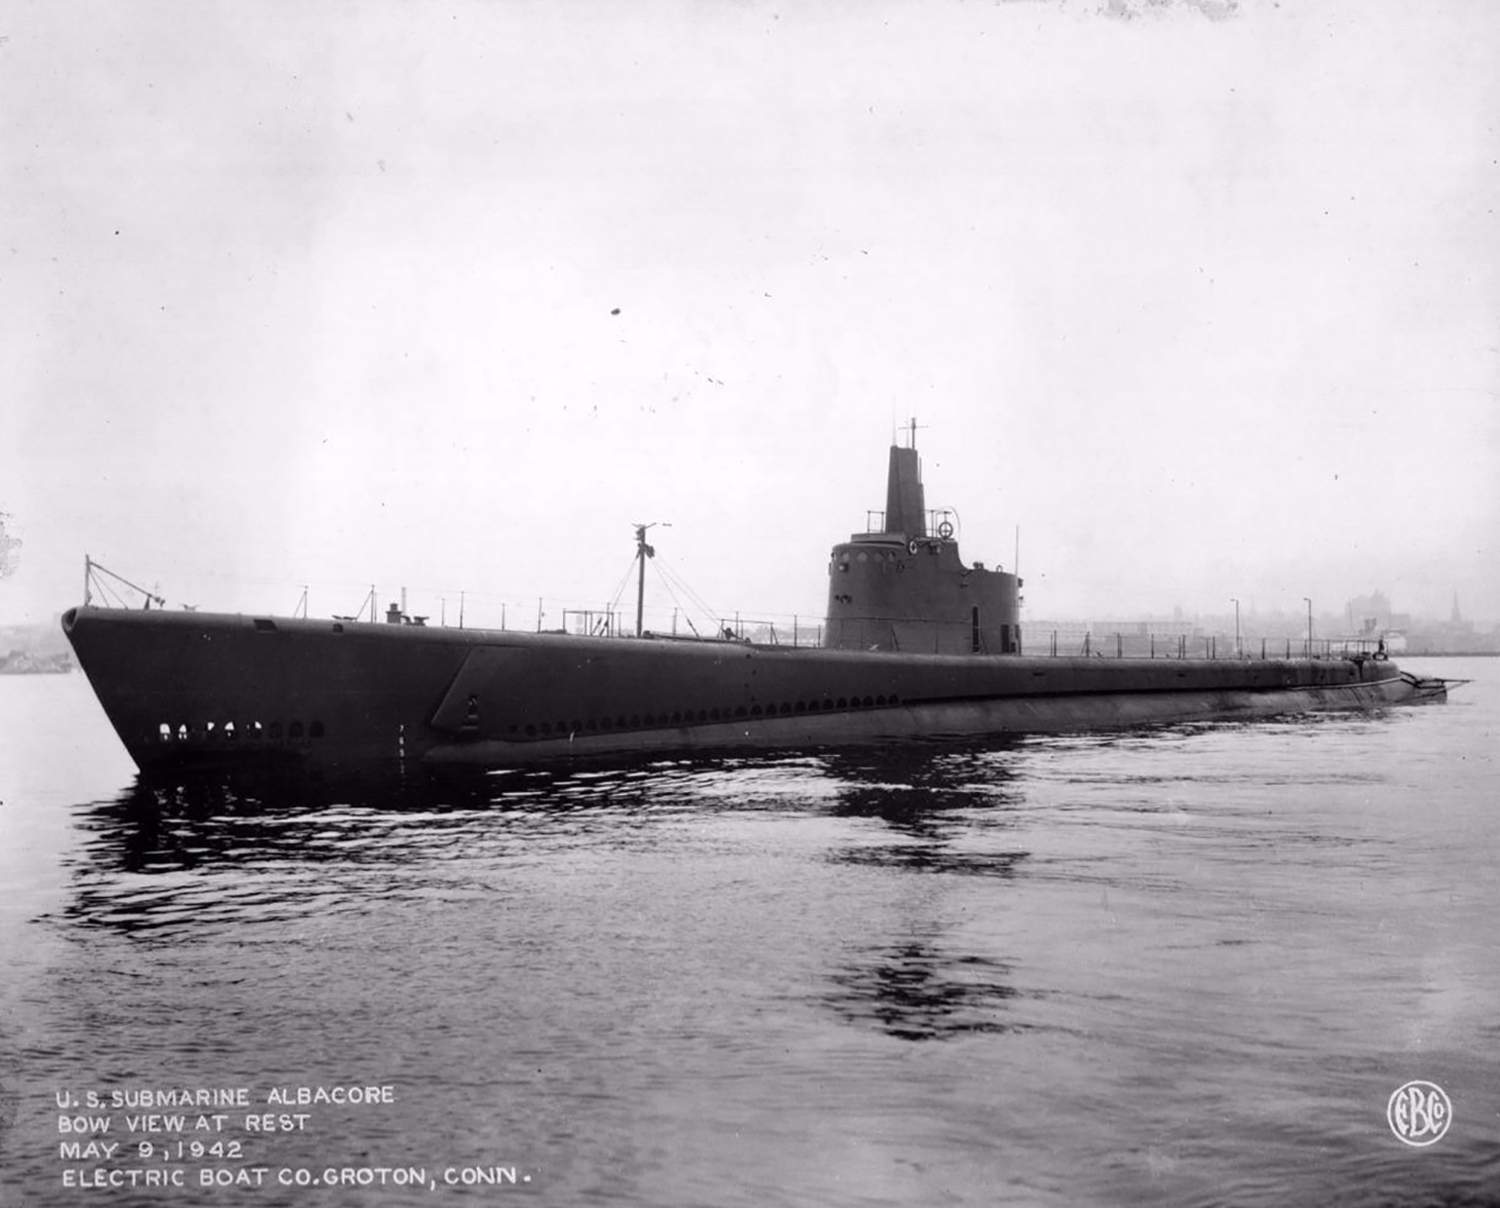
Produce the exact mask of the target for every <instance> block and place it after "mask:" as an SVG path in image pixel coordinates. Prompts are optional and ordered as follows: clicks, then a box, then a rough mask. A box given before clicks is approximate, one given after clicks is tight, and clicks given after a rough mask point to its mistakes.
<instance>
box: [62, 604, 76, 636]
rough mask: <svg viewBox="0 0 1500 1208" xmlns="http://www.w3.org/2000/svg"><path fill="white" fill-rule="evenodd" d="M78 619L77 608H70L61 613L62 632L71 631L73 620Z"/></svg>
mask: <svg viewBox="0 0 1500 1208" xmlns="http://www.w3.org/2000/svg"><path fill="white" fill-rule="evenodd" d="M77 619H78V609H76V608H70V609H68V611H67V612H65V613H63V614H62V630H63V632H64V633H72V632H73V622H74V621H76V620H77Z"/></svg>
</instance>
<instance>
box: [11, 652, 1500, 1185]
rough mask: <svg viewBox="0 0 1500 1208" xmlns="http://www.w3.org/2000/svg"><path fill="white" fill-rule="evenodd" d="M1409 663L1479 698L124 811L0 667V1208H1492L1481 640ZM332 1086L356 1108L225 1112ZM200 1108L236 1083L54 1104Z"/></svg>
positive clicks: (1495, 1163) (99, 762)
mask: <svg viewBox="0 0 1500 1208" xmlns="http://www.w3.org/2000/svg"><path fill="white" fill-rule="evenodd" d="M1411 666H1412V667H1413V669H1417V670H1425V671H1427V672H1429V673H1432V674H1439V675H1445V676H1450V677H1451V676H1473V677H1475V678H1476V682H1475V683H1474V684H1472V685H1470V686H1469V687H1468V688H1465V689H1462V690H1460V691H1458V692H1457V693H1455V695H1454V698H1453V700H1452V701H1451V702H1450V703H1449V704H1448V705H1446V706H1434V707H1429V708H1419V709H1407V710H1395V711H1392V712H1390V713H1387V714H1384V715H1379V716H1323V717H1314V718H1303V719H1294V720H1286V721H1276V722H1266V723H1259V724H1253V725H1228V724H1226V725H1208V726H1193V727H1177V728H1170V729H1160V730H1153V731H1144V732H1137V733H1129V734H1119V735H1111V736H1085V737H1077V736H1070V737H1060V738H1034V739H1024V740H1019V741H1011V742H1007V743H1004V744H996V745H990V746H985V747H940V746H933V747H912V748H904V749H897V750H892V751H873V752H870V751H867V752H835V753H810V754H805V755H800V756H796V757H786V758H756V759H745V760H740V761H728V762H726V761H722V760H721V761H714V762H660V763H653V764H649V765H642V766H636V767H632V768H627V769H622V770H619V771H601V770H597V769H596V770H590V771H583V772H578V773H574V774H568V773H562V772H559V773H551V774H537V773H512V774H506V775H495V776H487V777H479V778H473V779H468V780H463V781H456V782H450V783H444V784H440V785H437V786H429V785H415V784H413V785H406V786H402V785H392V784H377V785H369V784H366V785H340V784H327V783H313V784H309V783H305V782H303V783H282V784H272V785H253V784H252V785H245V784H242V783H238V782H236V783H222V782H221V783H214V782H209V783H206V784H203V783H200V784H188V785H183V786H177V785H170V784H169V785H161V786H154V787H151V786H137V785H136V783H135V779H134V774H133V770H132V768H131V766H130V764H129V763H128V761H127V760H126V758H125V756H124V755H123V753H122V752H121V751H120V749H119V747H118V744H117V742H116V741H115V739H114V737H113V735H112V733H111V732H110V731H109V729H108V726H107V723H106V722H105V721H104V718H103V716H102V714H101V713H100V711H99V709H98V707H97V705H96V704H95V703H94V701H93V697H92V695H91V693H90V692H89V689H88V685H87V683H86V682H85V681H84V680H83V679H82V677H81V676H76V675H75V676H63V677H41V676H38V677H11V678H8V679H3V680H0V801H3V805H0V885H3V887H4V894H3V897H0V961H3V967H4V969H5V970H6V975H5V979H4V985H3V987H0V1178H3V1182H0V1202H4V1203H15V1204H18V1205H25V1206H27V1208H29V1206H31V1205H43V1206H46V1205H65V1204H67V1205H70V1204H76V1203H99V1204H108V1205H111V1206H114V1205H119V1204H160V1203H167V1204H173V1203H175V1204H183V1205H188V1204H200V1203H202V1204H209V1203H211V1204H215V1205H238V1204H253V1205H264V1206H268V1208H269V1206H272V1205H295V1206H298V1208H301V1206H303V1205H321V1204H359V1205H398V1204H409V1203H412V1202H418V1200H417V1196H416V1193H415V1192H414V1191H413V1189H412V1188H411V1187H405V1186H401V1187H398V1186H396V1185H395V1184H394V1183H393V1182H391V1180H392V1179H394V1178H395V1177H396V1176H395V1175H394V1174H387V1175H386V1176H384V1177H385V1178H386V1180H387V1184H386V1185H385V1186H384V1187H382V1186H381V1185H380V1183H379V1181H378V1180H379V1178H380V1177H381V1176H379V1175H378V1174H376V1173H375V1172H376V1171H377V1170H379V1169H387V1168H388V1169H391V1170H395V1169H396V1168H400V1169H401V1170H402V1172H403V1175H404V1171H405V1168H407V1167H417V1168H423V1169H424V1170H425V1172H426V1178H427V1180H428V1182H429V1183H430V1184H434V1185H435V1190H430V1191H424V1192H423V1193H422V1195H421V1198H420V1202H424V1203H432V1204H443V1203H448V1202H456V1203H464V1204H468V1203H475V1204H477V1203H498V1202H506V1201H523V1202H530V1203H536V1204H547V1205H553V1204H555V1205H587V1204H612V1205H615V1204H623V1205H663V1206H668V1205H683V1206H688V1205H706V1204H714V1205H756V1206H757V1208H761V1206H765V1205H808V1204H820V1205H885V1204H922V1205H961V1204H976V1205H978V1204H983V1205H989V1204H1009V1203H1014V1204H1028V1205H1030V1204H1036V1205H1064V1204H1066V1205H1075V1204H1084V1205H1088V1204H1101V1205H1104V1204H1125V1205H1129V1204H1169V1205H1198V1204H1203V1205H1207V1204H1225V1203H1232V1204H1264V1205H1286V1204H1341V1203H1343V1204H1365V1203H1402V1204H1425V1203H1430V1204H1448V1205H1453V1204H1478V1203H1495V1202H1500V1043H1497V1042H1500V1023H1497V1017H1496V1014H1495V1009H1494V1006H1495V1003H1496V1002H1500V957H1497V945H1496V942H1495V939H1494V926H1495V920H1496V919H1497V918H1500V877H1497V876H1496V875H1495V871H1494V863H1495V853H1496V850H1497V838H1500V821H1497V817H1496V811H1495V803H1496V801H1497V800H1500V792H1497V789H1500V771H1497V767H1496V756H1495V752H1496V750H1497V747H1500V744H1497V742H1496V736H1497V731H1500V662H1496V661H1493V660H1451V659H1450V660H1432V661H1431V662H1429V663H1421V662H1417V661H1414V662H1412V664H1411ZM1410 1079H1425V1080H1429V1081H1432V1082H1436V1083H1438V1084H1439V1085H1441V1086H1442V1087H1443V1088H1444V1090H1445V1091H1446V1092H1447V1094H1448V1096H1449V1097H1450V1099H1451V1101H1452V1104H1453V1113H1454V1116H1453V1122H1452V1126H1451V1128H1450V1130H1449V1132H1448V1133H1447V1135H1445V1136H1444V1137H1443V1138H1442V1139H1441V1140H1440V1141H1438V1142H1437V1143H1436V1144H1434V1145H1432V1146H1430V1147H1428V1148H1422V1149H1418V1148H1412V1147H1409V1146H1407V1145H1405V1144H1403V1143H1402V1142H1401V1141H1399V1140H1398V1139H1397V1138H1396V1137H1395V1136H1394V1135H1393V1133H1392V1131H1391V1129H1390V1128H1389V1126H1388V1125H1387V1122H1386V1104H1387V1100H1388V1099H1389V1097H1390V1095H1391V1093H1392V1092H1393V1091H1395V1090H1396V1088H1397V1087H1399V1086H1400V1085H1402V1084H1403V1083H1405V1082H1407V1081H1408V1080H1410ZM351 1084H352V1085H361V1086H362V1085H382V1086H389V1087H390V1088H392V1089H391V1091H390V1092H389V1093H390V1094H391V1096H392V1097H393V1098H394V1102H393V1103H389V1104H373V1105H348V1104H342V1105H340V1104H326V1103H324V1104H318V1105H314V1106H307V1107H297V1106H286V1107H276V1106H273V1107H270V1108H267V1107H266V1106H265V1105H264V1102H263V1101H264V1100H265V1098H266V1097H267V1095H268V1094H269V1093H270V1092H271V1090H272V1088H275V1087H287V1088H297V1087H309V1088H315V1087H319V1086H322V1087H334V1086H340V1087H342V1086H348V1085H351ZM200 1087H202V1088H213V1087H245V1088H248V1090H249V1093H250V1096H251V1100H252V1102H253V1103H255V1104H256V1105H257V1106H256V1107H255V1108H253V1109H245V1108H238V1109H233V1110H225V1111H224V1112H223V1114H224V1115H225V1116H226V1117H227V1121H226V1123H225V1124H224V1128H223V1131H222V1132H213V1131H196V1130H192V1129H191V1128H189V1129H188V1130H187V1131H182V1132H176V1131H170V1130H168V1131H157V1132H154V1133H153V1132H145V1131H136V1132H131V1131H129V1128H128V1126H127V1122H126V1120H125V1118H124V1117H125V1115H126V1114H127V1111H129V1112H130V1114H136V1113H135V1111H134V1109H124V1108H116V1109H110V1110H105V1109H100V1110H98V1111H93V1112H87V1111H85V1109H83V1108H79V1109H76V1110H70V1111H68V1112H63V1111H61V1110H60V1109H59V1106H58V1103H57V1096H58V1095H59V1094H62V1095H64V1096H65V1097H66V1096H68V1095H74V1096H76V1097H79V1098H82V1096H83V1095H84V1093H85V1092H86V1091H89V1090H93V1091H94V1092H95V1093H97V1094H99V1095H101V1096H102V1097H103V1098H104V1100H105V1102H106V1103H107V1102H108V1097H109V1094H110V1092H112V1091H120V1092H122V1093H123V1092H130V1093H131V1094H132V1095H134V1094H135V1093H136V1092H138V1091H140V1090H143V1089H165V1088H200ZM293 1094H295V1089H293ZM208 1110H210V1109H205V1111H208ZM267 1110H269V1111H271V1112H273V1113H278V1114H287V1115H295V1114H299V1113H300V1114H302V1115H304V1116H305V1117H306V1119H305V1120H304V1121H303V1125H304V1126H303V1127H302V1128H301V1129H300V1130H294V1131H288V1132H275V1133H270V1134H262V1133H259V1132H247V1131H246V1130H245V1127H244V1123H245V1122H244V1117H245V1116H246V1115H248V1114H252V1112H253V1113H254V1114H260V1113H263V1112H265V1111H267ZM106 1114H107V1115H109V1116H110V1117H111V1123H110V1127H109V1131H108V1132H107V1133H99V1134H97V1135H93V1136H91V1135H89V1134H82V1135H80V1134H75V1133H71V1132H70V1133H67V1134H60V1133H59V1120H58V1117H59V1116H60V1115H70V1116H71V1115H93V1116H99V1115H106ZM197 1114H198V1113H191V1114H190V1115H189V1123H190V1124H191V1123H192V1122H195V1121H196V1117H197ZM137 1123H139V1122H137ZM209 1123H210V1128H211V1123H212V1122H211V1121H210V1122H209ZM90 1139H93V1140H96V1141H100V1142H107V1143H114V1142H118V1143H120V1144H121V1148H120V1150H119V1151H116V1152H115V1154H114V1156H113V1157H111V1158H109V1159H98V1160H93V1161H89V1160H64V1159H63V1157H62V1156H61V1153H62V1151H61V1150H60V1146H61V1145H62V1144H63V1143H65V1142H69V1141H74V1142H79V1143H80V1144H81V1143H83V1142H86V1141H88V1140H90ZM195 1141H196V1142H198V1143H199V1144H200V1145H203V1144H213V1143H215V1142H219V1143H226V1142H234V1143H237V1144H238V1145H239V1147H240V1149H239V1155H238V1157H233V1156H229V1155H227V1154H226V1153H224V1152H221V1153H220V1155H218V1156H215V1155H214V1154H213V1153H211V1152H201V1156H199V1157H197V1158H194V1157H192V1156H191V1153H189V1154H188V1155H187V1156H186V1157H185V1158H183V1159H182V1160H177V1158H176V1155H175V1153H173V1154H170V1155H169V1156H170V1158H171V1160H166V1159H163V1157H162V1150H163V1148H164V1147H165V1148H166V1149H168V1150H171V1149H172V1147H173V1146H175V1145H176V1144H177V1143H178V1142H183V1143H185V1145H186V1146H188V1147H190V1146H191V1145H192V1143H193V1142H195ZM142 1142H145V1143H148V1144H150V1145H151V1146H152V1153H151V1156H150V1157H149V1158H146V1157H141V1156H140V1151H139V1149H138V1148H137V1147H138V1146H139V1145H140V1144H141V1143H142ZM148 1168H149V1169H152V1170H155V1171H163V1172H169V1171H172V1170H178V1171H180V1176H181V1177H182V1179H183V1182H184V1186H183V1187H181V1188H173V1187H155V1188H149V1189H148V1188H145V1187H143V1186H138V1187H137V1189H136V1190H134V1191H132V1190H131V1189H130V1188H129V1187H128V1186H124V1185H121V1186H113V1187H112V1186H108V1185H106V1186H105V1187H103V1188H99V1189H90V1190H79V1189H77V1188H76V1187H69V1186H65V1185H64V1179H65V1176H66V1177H68V1178H71V1179H73V1180H77V1179H78V1178H80V1177H85V1178H103V1179H105V1180H106V1181H107V1180H108V1179H109V1178H111V1177H114V1178H115V1179H117V1180H123V1179H124V1178H125V1177H126V1172H128V1171H130V1170H132V1169H136V1170H142V1171H144V1170H146V1169H148ZM254 1168H260V1169H263V1170H264V1171H265V1173H264V1174H263V1175H262V1176H261V1177H262V1179H263V1185H262V1186H260V1187H258V1188H248V1189H239V1190H236V1189H235V1188H234V1187H226V1188H213V1189H210V1188H207V1187H204V1186H202V1185H201V1182H200V1180H201V1179H202V1178H203V1177H204V1175H203V1173H202V1172H203V1171H204V1170H208V1171H209V1172H210V1173H209V1177H213V1172H214V1171H215V1170H218V1171H226V1172H229V1173H228V1175H227V1176H225V1177H229V1178H233V1177H235V1172H236V1171H240V1170H242V1169H245V1170H248V1169H254ZM330 1169H331V1170H332V1171H333V1175H332V1178H333V1179H334V1184H333V1185H331V1186H330V1185H329V1184H328V1183H327V1182H326V1180H327V1179H328V1178H329V1177H330V1176H328V1175H327V1174H325V1171H328V1170H330ZM345 1171H347V1172H349V1173H347V1174H344V1173H341V1172H345ZM70 1172H71V1173H70ZM112 1172H113V1173H112ZM476 1172H478V1173H476ZM137 1177H138V1178H140V1177H143V1176H137ZM243 1177H246V1178H249V1177H253V1176H249V1175H246V1176H243ZM413 1177H415V1176H413ZM480 1177H483V1178H487V1179H492V1180H495V1181H492V1182H487V1183H484V1184H481V1185H478V1186H473V1187H464V1186H462V1185H459V1186H451V1187H450V1186H448V1185H445V1183H444V1179H445V1178H454V1179H460V1178H480ZM282 1178H285V1179H288V1180H296V1179H298V1178H302V1179H308V1180H312V1179H317V1180H319V1183H318V1184H317V1185H308V1186H296V1185H292V1186H280V1185H278V1180H279V1179H282ZM350 1178H353V1179H365V1180H369V1181H368V1182H367V1183H366V1184H365V1185H363V1186H360V1185H354V1186H350V1185H339V1183H338V1180H339V1179H350ZM511 1179H514V1182H511V1181H510V1180H511Z"/></svg>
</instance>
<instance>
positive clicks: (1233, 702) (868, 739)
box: [62, 442, 1447, 772]
mask: <svg viewBox="0 0 1500 1208" xmlns="http://www.w3.org/2000/svg"><path fill="white" fill-rule="evenodd" d="M913 446H914V442H913ZM638 546H639V553H640V557H641V559H642V566H643V567H644V559H645V557H646V556H647V552H648V551H649V547H648V546H646V545H645V541H644V530H643V528H641V527H639V526H638ZM828 577H829V588H828V611H827V623H826V626H825V631H824V639H823V644H822V645H821V646H819V647H808V646H802V645H795V646H785V645H775V644H762V643H755V642H747V641H744V640H742V639H740V638H737V637H732V636H724V637H712V638H682V637H675V636H674V637H666V636H662V635H653V634H649V633H644V632H639V626H638V634H637V636H634V637H623V636H594V635H577V634H564V633H522V632H517V631H514V630H505V629H501V630H494V629H464V628H457V629H455V628H449V627H446V626H429V625H425V624H421V623H406V624H400V623H397V624H389V623H378V622H375V621H374V620H373V619H372V620H370V621H362V620H354V619H350V618H335V619H332V620H314V619H308V618H294V617H282V616H255V615H246V614H239V613H206V612H196V611H182V612H168V611H165V610H163V609H161V608H160V607H157V608H151V607H150V604H151V602H152V601H153V600H155V601H156V602H157V603H158V604H160V600H159V598H157V597H154V596H149V595H148V599H147V607H146V608H144V609H131V608H121V607H101V606H97V605H94V604H91V603H85V604H84V605H81V606H79V607H75V608H71V609H69V610H68V611H67V612H66V613H65V614H64V615H63V618H62V626H63V630H64V632H65V633H66V634H67V637H68V640H69V641H70V642H71V643H72V646H73V650H74V652H75V654H76V655H77V658H78V663H79V665H80V666H81V667H82V668H83V670H84V673H85V674H86V675H87V676H88V679H89V682H90V684H91V685H92V686H93V689H94V691H95V693H96V694H97V695H98V698H99V701H100V704H101V705H102V706H103V708H104V711H105V714H106V715H107V716H108V718H109V720H110V723H111V724H112V725H113V726H114V728H115V731H116V732H117V733H118V734H119V736H120V739H121V741H122V742H123V743H124V744H125V747H126V749H127V750H128V751H129V753H130V756H131V758H132V759H133V760H134V761H135V763H136V765H137V766H138V767H139V768H140V769H141V770H142V771H143V772H149V771H153V770H161V769H167V768H177V767H184V766H206V767H224V766H246V765H250V766H274V765H277V764H285V763H291V764H297V765H305V766H321V767H340V766H342V767H354V766H370V765H378V764H385V763H395V764H401V763H405V762H408V761H410V762H420V763H423V764H427V765H450V764H451V765H470V766H476V767H510V766H518V765H526V764H539V763H551V762H557V761H560V760H567V759H572V758H589V757H600V758H606V759H608V758H611V757H629V756H657V755H672V754H682V753H685V752H693V751H713V752H726V751H727V752H732V751H735V750H758V749H760V750H770V749H789V748H808V747H815V746H835V745H845V744H875V743H886V742H892V741H898V740H909V739H952V738H981V737H985V736H994V735H1004V734H1017V733H1060V732H1075V731H1088V730H1101V729H1113V728H1121V727H1131V726H1139V725H1150V724H1160V723H1173V722H1193V721H1206V720H1215V719H1244V718H1253V717H1265V716H1272V715H1277V714H1289V713H1300V712H1306V711H1311V710H1368V709H1381V708H1385V707H1387V706H1390V705H1397V704H1410V703H1423V702H1427V701H1434V700H1442V699H1444V698H1445V696H1446V689H1447V682H1446V681H1444V680H1440V679H1420V678H1418V677H1416V676H1413V675H1411V674H1409V673H1406V672H1403V671H1401V670H1400V668H1399V667H1397V666H1396V664H1394V663H1392V662H1389V661H1387V660H1385V659H1382V658H1379V657H1366V656H1363V655H1355V656H1353V657H1342V658H1341V657H1329V658H1305V659H1291V658H1287V659H1265V658H1262V659H1249V658H1243V657H1231V658H1191V659H1189V658H1107V659H1106V658H1100V657H1097V656H1095V657H1087V656H1082V657H1069V656H1062V657H1059V656H1055V655H1027V654H1023V653H1022V652H1021V628H1020V588H1021V585H1022V584H1021V580H1020V578H1019V577H1017V576H1016V575H1015V574H1011V573H1007V572H1005V571H1004V570H1000V569H996V570H989V569H986V568H985V567H984V566H983V565H982V564H980V563H975V564H973V565H967V566H966V565H965V564H964V563H963V561H962V560H961V559H960V557H959V552H958V543H957V541H956V539H955V536H954V530H953V526H952V524H951V522H949V521H948V520H947V519H946V518H944V519H943V520H942V521H940V523H939V524H938V525H937V526H936V527H935V530H934V531H929V526H928V517H927V512H926V509H925V506H924V501H923V491H922V482H921V475H920V464H919V462H918V458H917V452H916V449H915V447H901V446H892V448H891V450H890V467H889V473H888V480H887V491H886V509H885V512H884V514H883V516H882V519H881V522H880V525H879V528H878V530H877V531H869V532H865V533H855V534H852V535H851V537H850V539H849V540H848V541H847V542H841V543H840V544H838V545H835V546H834V547H833V553H832V557H831V560H830V562H829V567H828ZM131 586H133V585H131ZM86 594H87V593H86ZM393 613H394V614H395V615H394V616H391V617H388V618H387V620H388V621H389V620H395V621H398V622H399V621H402V620H407V618H404V616H403V615H402V614H401V612H400V611H399V610H395V609H394V608H393ZM638 616H639V611H638Z"/></svg>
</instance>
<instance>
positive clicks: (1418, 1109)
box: [1385, 1082, 1453, 1146]
mask: <svg viewBox="0 0 1500 1208" xmlns="http://www.w3.org/2000/svg"><path fill="white" fill-rule="evenodd" d="M1385 1118H1386V1120H1387V1121H1388V1122H1389V1124H1390V1126H1391V1131H1392V1132H1393V1133H1395V1134H1396V1136H1397V1138H1398V1139H1399V1140H1401V1141H1404V1142H1405V1143H1406V1144H1407V1145H1416V1146H1423V1145H1431V1144H1433V1143H1434V1142H1436V1141H1441V1140H1442V1139H1443V1134H1444V1133H1445V1132H1447V1131H1448V1125H1449V1124H1451V1123H1452V1122H1453V1104H1452V1103H1450V1102H1449V1101H1448V1094H1447V1092H1446V1091H1444V1090H1443V1088H1442V1087H1440V1086H1439V1085H1438V1084H1437V1083H1436V1082H1408V1083H1407V1084H1406V1085H1405V1086H1403V1087H1401V1088H1400V1089H1399V1090H1397V1091H1396V1093H1395V1094H1393V1095H1392V1096H1391V1099H1390V1102H1389V1103H1387V1104H1386V1105H1385Z"/></svg>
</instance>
